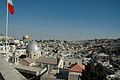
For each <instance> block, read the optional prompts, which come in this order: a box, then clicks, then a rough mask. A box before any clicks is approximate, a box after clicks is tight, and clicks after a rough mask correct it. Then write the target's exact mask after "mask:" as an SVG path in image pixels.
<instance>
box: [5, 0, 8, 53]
mask: <svg viewBox="0 0 120 80" xmlns="http://www.w3.org/2000/svg"><path fill="white" fill-rule="evenodd" d="M7 2H8V0H7ZM7 2H6V5H7V12H6V29H5V34H6V53H7V51H8V50H7V42H8V41H7V37H8V3H7Z"/></svg>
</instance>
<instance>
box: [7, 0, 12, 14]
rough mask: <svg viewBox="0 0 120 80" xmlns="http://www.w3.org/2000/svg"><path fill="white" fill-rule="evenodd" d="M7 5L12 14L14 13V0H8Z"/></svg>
mask: <svg viewBox="0 0 120 80" xmlns="http://www.w3.org/2000/svg"><path fill="white" fill-rule="evenodd" d="M7 6H8V10H9V11H10V13H11V14H14V6H13V2H12V0H7Z"/></svg>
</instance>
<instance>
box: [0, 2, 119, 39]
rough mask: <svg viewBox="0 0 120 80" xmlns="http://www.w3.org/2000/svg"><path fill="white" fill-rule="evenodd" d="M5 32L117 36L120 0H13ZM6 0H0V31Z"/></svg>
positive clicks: (33, 36)
mask: <svg viewBox="0 0 120 80" xmlns="http://www.w3.org/2000/svg"><path fill="white" fill-rule="evenodd" d="M13 3H14V6H15V14H14V15H11V14H10V13H9V36H11V37H14V38H19V39H20V38H22V35H24V34H29V35H30V36H31V39H38V40H39V39H54V38H56V39H60V40H83V39H95V38H118V37H120V0H13ZM5 17H6V0H0V33H5Z"/></svg>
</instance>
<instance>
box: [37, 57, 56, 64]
mask: <svg viewBox="0 0 120 80" xmlns="http://www.w3.org/2000/svg"><path fill="white" fill-rule="evenodd" d="M35 62H39V63H45V64H53V65H57V64H58V63H57V59H56V58H51V57H39V58H38V59H36V61H35Z"/></svg>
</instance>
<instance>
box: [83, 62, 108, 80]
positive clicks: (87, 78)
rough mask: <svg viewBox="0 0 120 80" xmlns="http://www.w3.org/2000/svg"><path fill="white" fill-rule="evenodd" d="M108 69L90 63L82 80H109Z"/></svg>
mask: <svg viewBox="0 0 120 80" xmlns="http://www.w3.org/2000/svg"><path fill="white" fill-rule="evenodd" d="M107 71H108V69H107V68H105V67H103V66H102V65H101V64H98V63H93V62H90V63H88V65H87V66H85V71H83V73H82V80H107V79H106V76H107Z"/></svg>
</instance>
